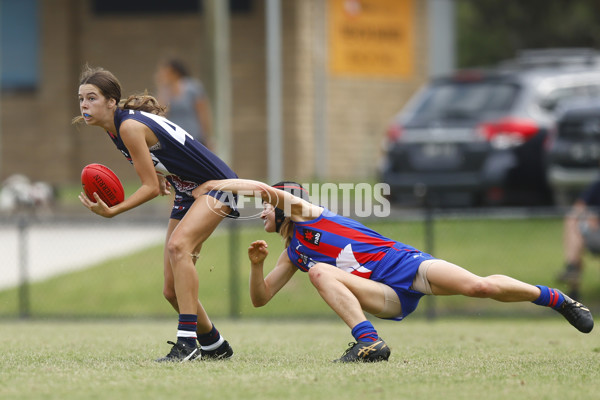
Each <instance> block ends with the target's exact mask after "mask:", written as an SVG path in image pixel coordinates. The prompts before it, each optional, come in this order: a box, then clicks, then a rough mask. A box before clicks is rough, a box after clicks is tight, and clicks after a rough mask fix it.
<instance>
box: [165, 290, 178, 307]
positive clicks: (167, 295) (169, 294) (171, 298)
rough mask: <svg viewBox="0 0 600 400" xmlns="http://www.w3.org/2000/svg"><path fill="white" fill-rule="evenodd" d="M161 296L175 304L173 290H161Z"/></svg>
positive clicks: (175, 298) (175, 299)
mask: <svg viewBox="0 0 600 400" xmlns="http://www.w3.org/2000/svg"><path fill="white" fill-rule="evenodd" d="M163 296H164V297H165V299H167V301H168V302H169V303H171V304H177V295H176V294H175V289H174V288H167V287H165V288H163Z"/></svg>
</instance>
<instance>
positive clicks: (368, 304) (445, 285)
mask: <svg viewBox="0 0 600 400" xmlns="http://www.w3.org/2000/svg"><path fill="white" fill-rule="evenodd" d="M206 190H224V191H230V192H233V193H239V194H241V195H251V196H255V197H261V198H262V200H263V206H264V208H263V212H262V214H261V218H262V219H263V221H264V229H265V231H266V232H277V233H279V234H280V235H281V236H282V237H283V239H284V241H285V247H286V249H285V250H284V251H283V252H282V253H281V254H280V255H279V258H278V259H277V261H276V264H275V267H274V268H273V269H272V270H271V271H270V272H269V273H268V274H267V276H266V277H265V276H264V272H263V264H264V261H265V259H266V257H267V255H268V246H267V243H266V242H265V241H264V240H258V241H255V242H253V243H252V244H251V245H250V247H249V248H248V256H249V258H250V263H251V269H250V297H251V299H252V303H253V304H254V306H255V307H261V306H263V305H265V304H267V303H268V302H269V301H270V300H271V298H272V297H273V296H274V295H275V294H276V293H277V292H278V291H279V290H280V289H281V288H282V287H283V286H284V285H285V284H286V283H287V282H288V281H289V280H290V279H291V277H292V276H293V275H294V273H295V272H296V271H298V270H300V271H303V272H307V273H308V276H309V279H310V281H311V282H312V284H313V285H314V286H315V288H316V289H317V291H318V292H319V294H320V295H321V297H322V298H323V299H324V300H325V302H327V304H328V305H329V306H330V307H331V308H332V309H333V310H334V311H335V312H336V313H337V314H338V315H339V316H340V318H341V319H342V320H343V321H344V322H345V323H346V324H347V325H348V327H349V328H350V329H351V330H352V335H353V336H354V338H355V340H356V342H355V343H352V344H351V346H350V347H349V348H348V349H347V350H346V352H345V353H344V354H343V355H342V357H341V358H339V359H338V360H336V361H339V362H355V361H363V362H373V361H383V360H387V359H388V357H389V355H390V349H389V347H388V346H387V345H386V343H385V342H384V341H383V340H382V339H381V338H380V337H379V334H378V332H377V330H376V329H375V328H374V326H373V324H372V323H371V322H370V321H369V320H368V319H367V318H366V316H365V313H364V311H367V312H369V313H371V314H373V315H374V316H376V317H379V318H384V319H393V320H397V321H399V320H402V319H403V318H405V317H406V316H407V315H409V314H410V313H411V312H413V311H414V310H415V308H416V307H417V305H418V302H419V299H420V298H421V297H422V296H424V295H456V294H460V295H464V296H470V297H480V298H491V299H494V300H497V301H501V302H533V303H535V304H538V305H541V306H548V307H552V308H553V309H555V310H556V311H558V312H559V313H561V314H562V315H563V316H564V317H565V318H566V319H567V321H569V323H571V324H572V325H573V326H574V327H575V328H577V329H578V330H579V331H581V332H584V333H588V332H590V331H591V330H592V328H593V326H594V321H593V319H592V315H591V313H590V311H589V310H588V309H587V308H586V307H585V306H583V305H582V304H581V303H578V302H577V301H574V300H572V299H571V298H569V297H568V296H566V295H564V294H563V293H561V292H560V291H559V290H557V289H552V288H549V287H547V286H541V285H538V286H533V285H530V284H527V283H524V282H521V281H518V280H516V279H513V278H510V277H508V276H505V275H491V276H488V277H480V276H477V275H475V274H473V273H471V272H469V271H467V270H465V269H464V268H461V267H459V266H457V265H454V264H451V263H449V262H447V261H444V260H440V259H437V258H435V257H433V256H432V255H430V254H426V253H423V252H421V251H419V250H418V249H416V248H414V247H412V246H409V245H406V244H404V243H400V242H398V241H395V240H392V239H389V238H386V237H384V236H382V235H380V234H379V233H377V232H375V231H374V230H372V229H369V228H367V227H366V226H364V225H362V224H360V223H359V222H357V221H355V220H353V219H350V218H346V217H343V216H340V215H337V214H335V213H333V212H331V211H330V210H328V209H326V208H323V207H319V206H316V205H314V204H311V203H310V202H309V201H308V193H307V192H306V190H304V188H303V187H302V186H301V185H299V184H297V183H295V182H280V183H278V184H275V185H273V186H272V187H271V186H269V185H267V184H265V183H262V182H257V181H250V180H242V179H226V180H221V181H208V182H206V183H204V184H203V185H202V186H201V187H200V188H198V189H195V192H194V195H200V194H201V193H203V192H205V191H206Z"/></svg>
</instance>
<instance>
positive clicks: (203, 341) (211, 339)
mask: <svg viewBox="0 0 600 400" xmlns="http://www.w3.org/2000/svg"><path fill="white" fill-rule="evenodd" d="M224 341H225V339H223V337H222V336H221V334H220V333H219V331H218V330H217V328H215V325H214V324H213V326H212V329H211V330H210V332H208V333H201V334H199V335H198V343H200V347H201V348H202V350H206V351H211V350H215V349H216V348H218V347H219V346H220V345H221V344H223V342H224Z"/></svg>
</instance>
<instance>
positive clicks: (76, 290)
mask: <svg viewBox="0 0 600 400" xmlns="http://www.w3.org/2000/svg"><path fill="white" fill-rule="evenodd" d="M257 224H259V223H258V222H257ZM259 225H260V224H259ZM369 226H372V227H374V228H375V229H376V230H378V231H380V232H381V233H383V234H384V235H387V236H389V237H392V238H397V239H398V240H401V241H405V242H406V243H409V244H412V245H414V246H416V247H418V248H421V249H424V248H425V244H424V234H423V225H422V223H419V222H399V221H385V222H378V223H369ZM224 228H225V229H223V230H222V231H221V232H220V233H217V234H215V235H214V236H213V237H211V238H210V239H209V240H208V241H207V243H206V244H205V245H204V248H203V252H202V254H201V258H200V260H199V262H198V264H197V269H198V274H199V277H200V299H201V300H202V302H203V304H204V306H205V307H206V308H207V310H209V313H210V315H212V316H220V317H226V316H229V315H231V313H232V310H233V312H235V314H236V316H243V317H254V316H257V317H275V318H277V317H282V316H286V317H287V316H290V315H293V316H314V315H321V316H333V315H334V314H333V313H332V312H331V310H330V309H329V308H328V307H327V306H326V305H325V303H324V302H323V301H322V300H321V298H320V297H319V296H318V294H317V293H316V292H315V290H314V289H313V288H312V286H311V284H310V282H309V280H308V278H307V276H306V274H304V273H297V274H296V276H294V277H293V278H292V280H291V282H290V283H289V284H288V285H286V286H285V287H284V288H283V289H282V291H281V292H280V293H279V294H278V295H277V296H276V297H275V298H274V299H273V301H272V302H270V303H269V304H268V305H267V306H266V307H264V308H260V309H255V308H253V307H252V305H251V304H250V301H249V295H248V283H247V282H248V268H249V267H248V261H247V255H246V249H247V246H248V244H249V243H250V242H251V241H253V240H256V239H266V240H267V241H268V243H269V248H270V251H271V255H270V256H269V258H268V259H267V263H266V265H267V267H266V268H267V270H268V269H269V268H270V267H269V265H272V264H270V263H273V262H274V261H275V259H276V257H277V255H278V254H279V253H280V252H281V251H282V250H283V246H282V243H281V240H280V239H279V238H278V237H277V236H275V235H269V234H266V233H264V232H262V230H261V229H258V228H248V227H245V228H243V229H240V231H239V237H238V238H237V240H236V241H235V242H234V245H233V247H234V248H235V250H236V252H237V254H236V253H235V252H232V245H231V237H230V236H229V232H228V230H227V226H224ZM116 229H117V228H116ZM561 229H562V221H561V220H560V219H558V218H549V219H532V220H493V219H488V220H440V221H438V222H436V225H435V232H436V236H435V241H434V252H433V253H434V255H436V256H437V257H440V258H445V259H447V260H449V261H451V262H454V263H456V264H458V265H461V266H464V267H466V268H467V269H469V270H471V271H473V272H474V273H476V274H478V275H482V276H485V275H490V274H496V273H501V274H506V275H509V276H512V277H515V278H517V279H520V280H523V281H525V282H530V283H534V284H546V285H555V284H556V282H555V281H554V279H555V276H556V275H557V274H558V273H559V272H560V271H561V269H562V268H563V265H562V248H561V243H560V241H561ZM67 247H68V246H66V247H65V249H57V251H67ZM232 260H234V261H235V262H236V263H237V265H236V266H235V271H236V275H235V278H236V279H235V280H234V281H233V282H232V276H233V275H232V273H231V267H230V263H231V261H232ZM586 265H587V268H586V270H585V276H584V285H583V288H582V293H583V300H584V302H585V303H586V304H588V303H589V304H588V305H590V306H591V305H594V304H600V273H599V272H600V268H599V265H600V261H599V259H598V258H593V257H588V258H587V259H586ZM162 268H163V267H162V246H154V247H151V248H149V249H146V250H144V251H140V252H136V253H134V254H131V255H128V256H125V257H120V258H116V259H112V260H110V261H107V262H104V263H101V264H99V265H97V266H94V267H92V268H89V269H85V270H82V271H78V272H75V273H71V274H68V275H62V276H57V277H55V278H52V279H49V280H47V281H44V282H39V283H36V284H33V285H31V287H30V290H29V292H30V295H31V298H30V300H31V303H30V306H31V313H32V315H33V316H43V317H47V316H76V317H80V316H85V317H89V316H100V317H105V316H115V315H118V316H130V315H132V316H137V317H139V316H152V317H155V316H172V315H173V310H172V309H171V308H170V306H169V305H168V304H167V302H166V301H165V300H164V299H163V297H162ZM232 287H234V288H235V290H236V292H237V293H238V296H239V297H238V300H237V301H236V300H235V299H234V300H232V293H233V289H232ZM559 287H560V286H559ZM18 298H19V296H18V291H17V289H12V290H5V291H1V292H0V316H14V315H17V312H18V311H17V310H18ZM232 301H236V302H237V305H236V304H232ZM435 306H436V309H437V310H438V311H439V312H440V313H456V312H461V313H462V312H469V313H479V314H481V313H508V314H520V313H521V312H522V311H523V307H521V305H517V306H513V305H507V304H501V303H496V302H494V301H491V300H481V299H468V298H464V297H460V296H452V297H445V298H439V299H438V298H436V299H435ZM423 309H424V307H422V306H421V307H420V308H419V309H418V310H417V313H421V312H422V311H423ZM525 310H526V311H528V312H529V311H531V312H539V310H537V309H536V308H535V307H529V308H525Z"/></svg>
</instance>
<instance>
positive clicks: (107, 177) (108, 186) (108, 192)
mask: <svg viewBox="0 0 600 400" xmlns="http://www.w3.org/2000/svg"><path fill="white" fill-rule="evenodd" d="M81 184H82V185H83V190H84V192H85V194H86V196H87V197H88V198H89V199H90V200H91V201H93V202H95V201H96V199H95V198H94V192H96V193H98V196H100V198H101V199H102V201H104V202H105V203H106V205H108V206H109V207H112V206H114V205H117V204H119V203H120V202H122V201H123V200H124V199H125V191H124V190H123V185H122V184H121V181H120V180H119V178H118V177H117V175H116V174H115V173H114V172H112V171H111V170H110V168H108V167H105V166H104V165H102V164H90V165H86V166H85V167H84V168H83V171H81Z"/></svg>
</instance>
